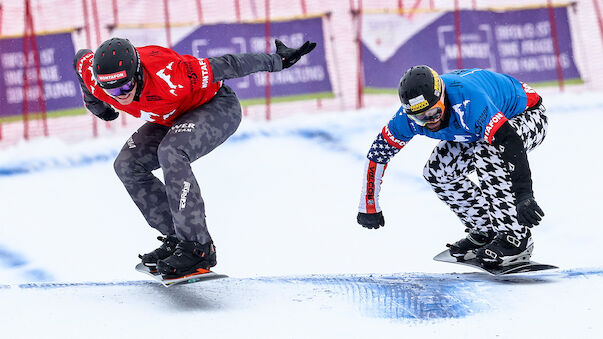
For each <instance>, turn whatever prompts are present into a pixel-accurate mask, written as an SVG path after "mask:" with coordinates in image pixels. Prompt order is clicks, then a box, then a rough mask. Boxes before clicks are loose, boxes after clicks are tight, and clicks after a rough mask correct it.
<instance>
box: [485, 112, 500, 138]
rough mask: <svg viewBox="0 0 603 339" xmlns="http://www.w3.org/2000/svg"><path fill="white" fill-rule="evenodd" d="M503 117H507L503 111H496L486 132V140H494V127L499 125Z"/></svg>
mask: <svg viewBox="0 0 603 339" xmlns="http://www.w3.org/2000/svg"><path fill="white" fill-rule="evenodd" d="M503 119H505V116H504V115H503V114H502V113H501V112H498V113H496V115H495V116H493V117H492V119H491V120H490V122H489V123H488V125H487V126H486V130H485V132H484V139H486V141H488V142H490V140H492V137H493V135H491V134H492V129H494V126H497V125H498V123H499V122H501V121H502V120H503Z"/></svg>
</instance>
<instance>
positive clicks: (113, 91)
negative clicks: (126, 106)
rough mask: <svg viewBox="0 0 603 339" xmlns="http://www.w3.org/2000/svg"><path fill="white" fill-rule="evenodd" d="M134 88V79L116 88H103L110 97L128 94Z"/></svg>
mask: <svg viewBox="0 0 603 339" xmlns="http://www.w3.org/2000/svg"><path fill="white" fill-rule="evenodd" d="M132 89H134V79H132V80H130V82H128V83H126V84H125V85H122V86H120V87H116V88H105V89H104V90H105V91H107V93H108V94H109V95H110V96H112V97H118V96H120V95H124V94H128V93H130V92H131V91H132Z"/></svg>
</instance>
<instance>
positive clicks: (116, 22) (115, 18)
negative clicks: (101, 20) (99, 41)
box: [112, 0, 119, 27]
mask: <svg viewBox="0 0 603 339" xmlns="http://www.w3.org/2000/svg"><path fill="white" fill-rule="evenodd" d="M112 6H113V27H117V25H119V10H118V7H117V0H112Z"/></svg>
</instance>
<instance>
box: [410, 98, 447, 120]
mask: <svg viewBox="0 0 603 339" xmlns="http://www.w3.org/2000/svg"><path fill="white" fill-rule="evenodd" d="M444 109H445V107H444V93H442V96H440V100H438V102H436V104H435V105H433V106H432V107H431V108H430V109H428V110H426V111H425V112H421V113H418V114H410V113H408V114H406V115H407V116H408V117H409V118H410V119H412V121H414V122H415V123H416V124H417V125H419V126H425V125H426V124H427V123H430V122H434V121H437V120H438V119H440V118H441V117H442V114H444Z"/></svg>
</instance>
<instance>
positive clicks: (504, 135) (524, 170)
mask: <svg viewBox="0 0 603 339" xmlns="http://www.w3.org/2000/svg"><path fill="white" fill-rule="evenodd" d="M492 145H494V146H496V147H497V148H498V149H499V150H501V158H502V159H503V161H504V162H506V163H507V164H508V169H509V172H510V174H511V188H512V190H513V193H515V199H516V201H522V200H524V199H525V198H528V197H533V191H532V173H531V171H530V164H529V162H528V156H527V153H526V149H525V147H524V145H523V141H522V140H521V137H520V136H519V135H518V134H517V132H515V130H514V129H513V127H512V126H511V124H509V122H508V121H506V122H505V123H503V124H502V125H501V126H500V128H499V129H498V130H497V131H496V133H495V134H494V138H493V139H492Z"/></svg>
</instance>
